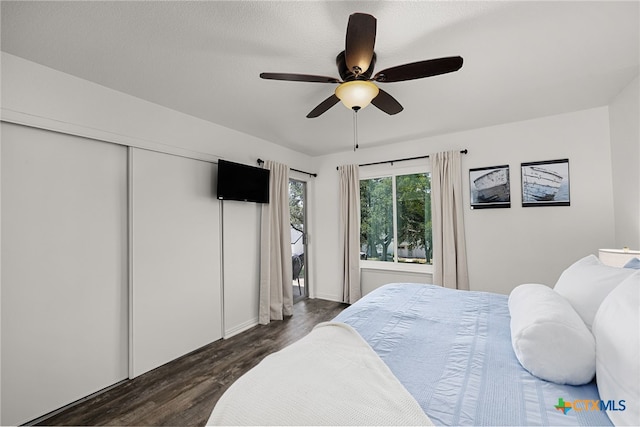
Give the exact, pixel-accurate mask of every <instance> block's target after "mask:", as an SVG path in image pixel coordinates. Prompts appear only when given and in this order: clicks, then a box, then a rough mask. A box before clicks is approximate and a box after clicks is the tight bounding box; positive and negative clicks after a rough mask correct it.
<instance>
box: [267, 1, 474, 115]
mask: <svg viewBox="0 0 640 427" xmlns="http://www.w3.org/2000/svg"><path fill="white" fill-rule="evenodd" d="M375 41H376V18H375V17H373V16H372V15H369V14H366V13H354V14H352V15H351V16H349V22H348V24H347V36H346V42H345V50H344V51H342V52H340V53H339V54H338V56H337V57H336V65H337V66H338V73H339V74H340V77H341V78H342V81H341V80H339V79H337V78H335V77H326V76H316V75H310V74H291V73H261V74H260V77H261V78H263V79H270V80H286V81H294V82H313V83H334V84H336V83H337V84H339V86H338V87H337V88H336V90H335V93H334V94H333V95H331V96H330V97H328V98H327V99H325V100H324V101H322V102H321V103H320V104H319V105H318V106H317V107H316V108H314V109H313V110H311V112H310V113H309V114H307V117H308V118H314V117H318V116H320V115H321V114H323V113H324V112H325V111H327V110H328V109H329V108H331V107H333V106H334V105H335V104H337V103H338V102H339V101H342V103H343V104H344V105H345V106H347V108H351V109H352V110H354V111H356V112H357V111H358V110H360V109H362V108H364V107H366V106H367V105H369V103H372V104H373V105H375V106H376V107H378V108H379V109H380V110H382V111H384V112H385V113H387V114H398V113H399V112H400V111H402V110H403V107H402V105H400V103H399V102H398V101H396V99H395V98H394V97H393V96H391V95H389V94H388V93H387V92H385V91H384V90H382V89H380V88H379V87H378V86H377V85H375V84H374V83H372V82H373V81H375V82H377V83H392V82H400V81H404V80H415V79H422V78H425V77H431V76H437V75H439V74H446V73H451V72H453V71H458V70H459V69H460V68H461V67H462V58H461V57H460V56H450V57H445V58H437V59H428V60H425V61H418V62H413V63H410V64H404V65H398V66H396V67H391V68H387V69H385V70H382V71H379V72H378V73H376V74H375V75H374V76H373V77H371V76H372V74H373V68H374V66H375V63H376V54H375V52H374V50H373V49H374V45H375Z"/></svg>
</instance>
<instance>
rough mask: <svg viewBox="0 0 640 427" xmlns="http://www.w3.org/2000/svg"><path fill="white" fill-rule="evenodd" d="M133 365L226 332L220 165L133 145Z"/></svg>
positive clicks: (151, 362) (146, 364)
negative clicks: (217, 182) (218, 187)
mask: <svg viewBox="0 0 640 427" xmlns="http://www.w3.org/2000/svg"><path fill="white" fill-rule="evenodd" d="M130 155H131V160H132V163H131V171H130V176H131V186H132V187H131V202H132V245H133V251H132V310H133V311H132V313H133V317H132V341H131V345H132V355H131V357H132V360H131V361H132V369H131V375H132V377H133V376H138V375H140V374H142V373H144V372H147V371H149V370H151V369H153V368H156V367H158V366H160V365H162V364H164V363H166V362H169V361H170V360H172V359H175V358H176V357H179V356H182V355H184V354H186V353H188V352H190V351H192V350H195V349H197V348H199V347H201V346H203V345H206V344H208V343H210V342H212V341H215V340H217V339H219V338H221V337H222V308H221V301H222V298H221V294H222V291H221V275H220V207H219V201H218V200H217V199H216V196H215V187H214V178H215V175H216V173H215V172H216V165H214V164H212V163H208V162H204V161H199V160H192V159H187V158H183V157H177V156H172V155H167V154H161V153H156V152H152V151H146V150H139V149H132V151H131V154H130Z"/></svg>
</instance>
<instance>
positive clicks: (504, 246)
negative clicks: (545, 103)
mask: <svg viewBox="0 0 640 427" xmlns="http://www.w3.org/2000/svg"><path fill="white" fill-rule="evenodd" d="M609 146H610V145H609V124H608V109H607V108H606V107H602V108H596V109H591V110H586V111H579V112H575V113H570V114H563V115H557V116H551V117H545V118H540V119H535V120H529V121H523V122H517V123H510V124H504V125H499V126H493V127H488V128H483V129H476V130H472V131H467V132H459V133H455V134H448V135H444V136H437V137H433V138H426V139H423V140H416V141H409V142H404V143H399V144H394V145H391V146H387V147H376V148H370V149H361V150H358V151H357V152H356V153H353V152H345V153H341V154H337V155H330V156H323V157H318V158H316V169H317V170H318V172H319V177H318V178H317V179H316V182H315V185H316V197H317V199H318V202H317V209H316V211H315V214H316V230H317V231H319V230H323V232H322V233H318V232H316V235H317V237H316V242H315V243H316V259H315V263H316V265H321V266H322V269H319V270H318V271H316V272H315V274H314V282H315V283H316V284H317V286H318V288H317V292H318V296H319V297H323V298H327V299H333V300H340V298H341V295H342V291H341V289H340V279H341V274H340V262H339V261H340V259H339V253H338V251H337V247H338V230H337V224H338V196H337V191H336V189H337V188H338V174H337V171H336V166H337V165H341V164H348V163H366V162H370V161H380V160H388V159H395V158H402V157H412V156H419V155H425V154H429V153H434V152H438V151H443V150H461V149H465V148H466V149H468V150H469V154H467V155H463V157H462V167H463V177H464V178H465V179H463V182H464V195H465V199H464V204H465V211H464V215H465V225H466V233H467V234H466V238H467V255H468V259H469V275H470V282H471V284H470V286H471V289H473V290H484V291H494V292H499V293H508V292H510V291H511V290H512V289H513V288H514V287H515V286H517V285H519V284H521V283H526V282H540V283H546V284H550V285H553V284H554V283H555V281H556V280H557V278H558V276H559V275H560V273H561V272H562V271H563V269H564V268H566V267H567V266H568V265H569V264H571V263H572V262H573V261H575V260H577V259H579V258H581V257H583V256H585V255H587V254H589V253H597V250H598V248H600V247H604V246H611V245H613V244H614V231H613V227H614V220H613V196H612V194H611V186H612V183H611V182H612V181H611V155H610V150H609ZM562 158H568V159H569V168H570V175H571V206H569V207H544V208H543V207H536V208H523V207H521V200H522V199H521V190H520V163H521V162H529V161H538V160H553V159H562ZM503 164H508V165H510V166H511V176H512V180H511V196H512V203H511V208H510V209H483V210H471V209H470V208H469V184H468V171H469V168H478V167H485V166H495V165H503ZM367 274H370V273H367ZM385 274H386V273H385Z"/></svg>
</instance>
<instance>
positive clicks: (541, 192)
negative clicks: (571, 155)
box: [521, 159, 570, 207]
mask: <svg viewBox="0 0 640 427" xmlns="http://www.w3.org/2000/svg"><path fill="white" fill-rule="evenodd" d="M521 170H522V206H524V207H531V206H569V204H570V199H569V159H560V160H548V161H544V162H529V163H522V165H521Z"/></svg>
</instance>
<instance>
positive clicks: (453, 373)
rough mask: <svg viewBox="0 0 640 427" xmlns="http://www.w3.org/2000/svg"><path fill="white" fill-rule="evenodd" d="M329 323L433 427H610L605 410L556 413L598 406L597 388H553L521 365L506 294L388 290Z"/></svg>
mask: <svg viewBox="0 0 640 427" xmlns="http://www.w3.org/2000/svg"><path fill="white" fill-rule="evenodd" d="M334 321H337V322H344V323H347V324H348V325H350V326H352V327H353V328H354V329H355V330H356V331H357V332H358V333H359V334H360V335H361V336H362V337H363V338H364V339H365V340H366V341H367V342H368V343H369V345H371V347H372V348H373V350H374V351H375V352H376V353H377V354H378V355H379V356H380V358H381V359H382V360H383V361H384V362H385V364H386V365H387V366H388V367H389V368H390V370H391V371H392V372H393V374H394V375H395V376H396V377H397V378H398V380H399V381H400V383H401V384H403V385H404V387H405V388H406V389H407V391H408V392H409V393H410V394H411V395H412V396H413V397H414V398H415V399H416V400H417V401H418V403H419V404H420V406H421V408H422V409H423V410H424V412H425V413H426V414H427V415H428V416H429V418H430V419H431V420H432V421H433V423H434V424H436V425H574V426H575V425H612V424H611V421H610V420H609V418H608V417H607V415H606V412H604V411H599V410H596V411H591V410H579V409H580V405H578V408H577V409H578V410H569V411H567V412H566V413H565V411H563V410H559V409H557V408H556V406H558V405H559V402H560V399H562V400H563V401H564V402H573V401H575V400H589V401H594V400H599V399H600V397H599V395H598V390H597V386H596V384H595V382H592V383H589V384H586V385H582V386H569V385H559V384H555V383H551V382H548V381H544V380H541V379H539V378H537V377H535V376H533V375H531V374H530V373H529V372H528V371H527V370H525V369H524V368H523V367H522V366H521V365H520V363H519V362H518V360H517V359H516V356H515V354H514V352H513V349H512V347H511V336H510V327H509V322H510V316H509V309H508V306H507V296H506V295H499V294H493V293H487V292H474V291H457V290H451V289H446V288H442V287H440V286H434V285H425V284H410V283H406V284H390V285H385V286H383V287H381V288H378V289H376V290H375V291H373V292H371V293H370V294H368V295H367V296H365V297H364V298H363V299H361V300H359V301H358V302H356V303H355V304H353V305H351V306H350V307H348V308H347V309H346V310H344V311H343V312H342V313H340V314H339V315H338V316H337V317H336V318H335V319H334ZM560 406H561V405H560Z"/></svg>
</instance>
